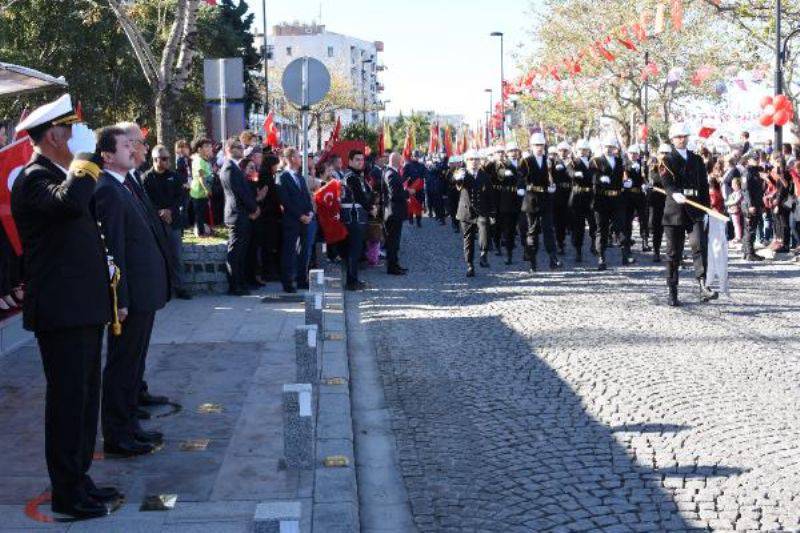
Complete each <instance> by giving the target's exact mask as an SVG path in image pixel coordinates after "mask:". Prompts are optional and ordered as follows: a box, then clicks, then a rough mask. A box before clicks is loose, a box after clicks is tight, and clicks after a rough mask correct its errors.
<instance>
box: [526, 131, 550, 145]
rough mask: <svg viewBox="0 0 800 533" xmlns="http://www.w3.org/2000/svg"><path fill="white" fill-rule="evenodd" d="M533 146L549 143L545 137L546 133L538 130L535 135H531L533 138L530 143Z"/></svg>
mask: <svg viewBox="0 0 800 533" xmlns="http://www.w3.org/2000/svg"><path fill="white" fill-rule="evenodd" d="M529 144H530V145H531V146H537V145H542V146H544V145H545V144H547V140H546V139H545V138H544V133H542V132H540V131H537V132H536V133H534V134H533V135H531V140H530V143H529Z"/></svg>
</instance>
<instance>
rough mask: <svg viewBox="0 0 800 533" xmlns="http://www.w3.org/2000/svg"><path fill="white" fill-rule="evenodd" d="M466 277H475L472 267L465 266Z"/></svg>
mask: <svg viewBox="0 0 800 533" xmlns="http://www.w3.org/2000/svg"><path fill="white" fill-rule="evenodd" d="M467 277H468V278H474V277H475V267H474V266H473V265H467Z"/></svg>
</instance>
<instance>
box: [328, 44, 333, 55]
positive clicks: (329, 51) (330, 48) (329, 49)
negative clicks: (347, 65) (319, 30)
mask: <svg viewBox="0 0 800 533" xmlns="http://www.w3.org/2000/svg"><path fill="white" fill-rule="evenodd" d="M328 57H333V46H329V47H328Z"/></svg>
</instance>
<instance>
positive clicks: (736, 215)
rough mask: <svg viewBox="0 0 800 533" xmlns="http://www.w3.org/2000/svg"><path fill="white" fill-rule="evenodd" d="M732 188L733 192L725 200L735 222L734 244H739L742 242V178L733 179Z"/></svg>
mask: <svg viewBox="0 0 800 533" xmlns="http://www.w3.org/2000/svg"><path fill="white" fill-rule="evenodd" d="M731 188H732V191H731V193H730V194H729V195H728V199H727V200H725V207H727V208H728V214H729V215H730V217H731V220H732V221H733V234H734V241H733V242H734V243H736V244H739V243H741V242H742V200H743V196H742V178H738V177H737V178H733V180H731Z"/></svg>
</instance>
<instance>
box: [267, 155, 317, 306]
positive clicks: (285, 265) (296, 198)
mask: <svg viewBox="0 0 800 533" xmlns="http://www.w3.org/2000/svg"><path fill="white" fill-rule="evenodd" d="M282 155H283V163H284V171H283V172H282V173H281V175H280V176H278V179H277V183H276V184H277V186H278V195H279V196H280V199H281V205H282V206H283V243H282V248H281V281H282V283H283V290H284V291H285V292H288V293H293V292H297V289H295V286H294V284H295V282H296V283H297V286H298V287H299V288H301V289H307V288H308V272H306V271H307V270H308V260H309V257H310V250H311V245H312V244H313V243H310V242H308V238H307V235H308V227H307V226H308V225H309V224H311V223H313V221H314V210H313V208H312V206H311V194H310V193H309V192H308V186H307V185H306V180H305V178H304V177H303V175H302V170H301V169H302V168H303V162H302V155H301V154H300V152H299V151H298V150H297V149H295V148H287V149H285V150H284V151H283V154H282Z"/></svg>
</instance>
